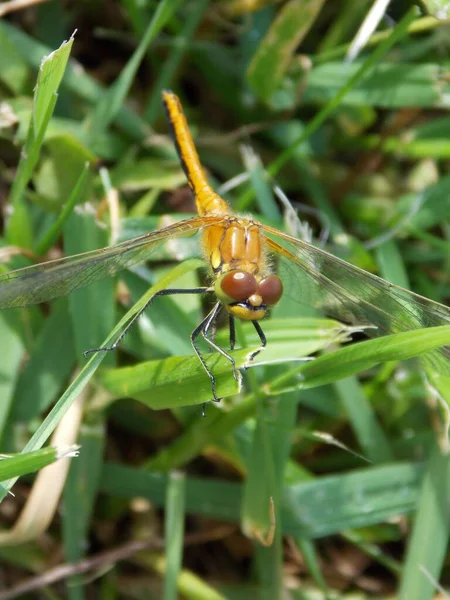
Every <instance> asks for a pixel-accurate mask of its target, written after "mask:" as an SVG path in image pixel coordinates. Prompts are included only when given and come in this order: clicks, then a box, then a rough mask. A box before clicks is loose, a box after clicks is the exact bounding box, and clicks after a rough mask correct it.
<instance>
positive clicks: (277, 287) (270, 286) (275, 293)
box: [258, 275, 283, 306]
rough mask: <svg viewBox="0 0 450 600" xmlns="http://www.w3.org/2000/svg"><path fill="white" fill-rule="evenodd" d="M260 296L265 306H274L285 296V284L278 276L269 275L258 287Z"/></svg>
mask: <svg viewBox="0 0 450 600" xmlns="http://www.w3.org/2000/svg"><path fill="white" fill-rule="evenodd" d="M258 294H259V295H260V296H261V297H262V299H263V302H264V304H267V305H268V306H273V305H274V304H276V303H277V302H278V301H279V300H280V298H281V296H282V295H283V284H282V283H281V279H280V278H279V277H278V275H269V276H268V277H266V278H265V279H263V280H262V281H261V283H260V284H259V286H258Z"/></svg>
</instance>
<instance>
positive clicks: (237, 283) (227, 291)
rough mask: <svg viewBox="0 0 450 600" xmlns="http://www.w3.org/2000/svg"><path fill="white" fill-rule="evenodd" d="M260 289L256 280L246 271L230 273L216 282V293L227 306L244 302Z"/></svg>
mask: <svg viewBox="0 0 450 600" xmlns="http://www.w3.org/2000/svg"><path fill="white" fill-rule="evenodd" d="M257 288H258V284H257V282H256V279H255V278H254V276H253V275H252V274H251V273H247V272H246V271H230V272H229V273H225V274H224V275H222V276H221V277H219V279H218V280H217V281H216V285H215V291H216V294H217V296H218V298H219V299H220V300H221V301H222V302H224V303H225V304H231V303H233V302H243V301H244V300H247V299H248V298H249V297H250V296H252V295H253V294H254V293H255V292H256V290H257Z"/></svg>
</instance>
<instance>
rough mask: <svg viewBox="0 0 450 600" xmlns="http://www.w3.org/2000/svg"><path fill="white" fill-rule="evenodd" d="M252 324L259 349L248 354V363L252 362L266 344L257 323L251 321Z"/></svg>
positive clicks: (262, 332)
mask: <svg viewBox="0 0 450 600" xmlns="http://www.w3.org/2000/svg"><path fill="white" fill-rule="evenodd" d="M252 323H253V327H254V328H255V329H256V333H257V334H258V336H259V341H260V342H261V347H260V348H258V350H255V351H254V352H252V353H251V354H250V357H249V360H250V361H251V360H253V359H254V358H255V356H256V355H257V354H259V353H260V352H261V350H262V349H263V348H265V347H266V344H267V339H266V336H265V335H264V331H263V330H262V328H261V325H260V324H259V323H258V321H252Z"/></svg>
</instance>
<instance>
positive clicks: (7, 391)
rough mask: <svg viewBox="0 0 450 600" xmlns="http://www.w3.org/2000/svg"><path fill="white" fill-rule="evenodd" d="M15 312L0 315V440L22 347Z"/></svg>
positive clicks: (10, 408)
mask: <svg viewBox="0 0 450 600" xmlns="http://www.w3.org/2000/svg"><path fill="white" fill-rule="evenodd" d="M17 316H18V315H17V312H16V313H15V314H14V313H1V314H0V340H1V344H2V348H4V349H7V351H6V352H4V353H3V356H2V360H1V362H0V398H1V402H0V439H2V438H3V435H4V433H5V429H6V426H7V423H8V418H9V414H10V411H11V410H12V406H13V405H12V402H13V398H14V390H15V387H16V384H17V379H18V377H19V368H20V364H21V362H22V359H23V352H24V347H23V343H22V340H21V338H20V335H19V331H18V327H17V324H18V319H17Z"/></svg>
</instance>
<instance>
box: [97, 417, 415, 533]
mask: <svg viewBox="0 0 450 600" xmlns="http://www.w3.org/2000/svg"><path fill="white" fill-rule="evenodd" d="M207 418H208V416H207ZM423 470H424V468H423V465H421V464H412V463H394V464H390V465H383V466H378V467H367V468H365V469H360V470H353V471H351V472H348V473H340V474H339V475H326V476H322V477H320V478H318V479H317V480H314V481H309V482H302V483H299V484H295V485H288V486H286V487H285V490H284V501H283V509H282V513H281V528H282V531H283V533H284V534H287V535H304V536H307V537H309V538H320V537H323V536H327V535H333V534H335V533H340V532H342V531H344V530H347V529H352V528H354V527H365V526H369V525H373V524H375V523H382V522H384V521H386V520H388V519H391V518H394V517H398V516H399V515H403V514H409V513H411V512H412V511H414V509H415V508H416V503H417V500H418V495H419V490H420V485H421V480H422V475H423ZM167 481H168V475H167V474H163V473H156V472H148V471H145V470H143V469H137V468H132V467H128V466H124V465H119V464H113V463H106V465H105V468H104V471H103V475H102V481H101V490H102V491H103V492H104V493H107V494H111V495H112V496H117V497H122V498H132V497H135V496H142V497H144V498H147V499H148V500H150V501H151V502H154V503H155V504H157V505H158V506H163V505H164V502H165V497H166V496H165V494H166V486H167ZM241 499H242V485H241V484H237V483H232V482H229V481H228V482H225V481H214V480H210V479H206V478H205V479H198V478H195V477H189V478H187V480H186V500H185V506H186V512H187V513H188V514H201V515H203V516H204V517H207V518H213V519H224V520H226V521H231V522H234V523H237V522H239V518H240V513H241V509H240V504H241Z"/></svg>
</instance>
